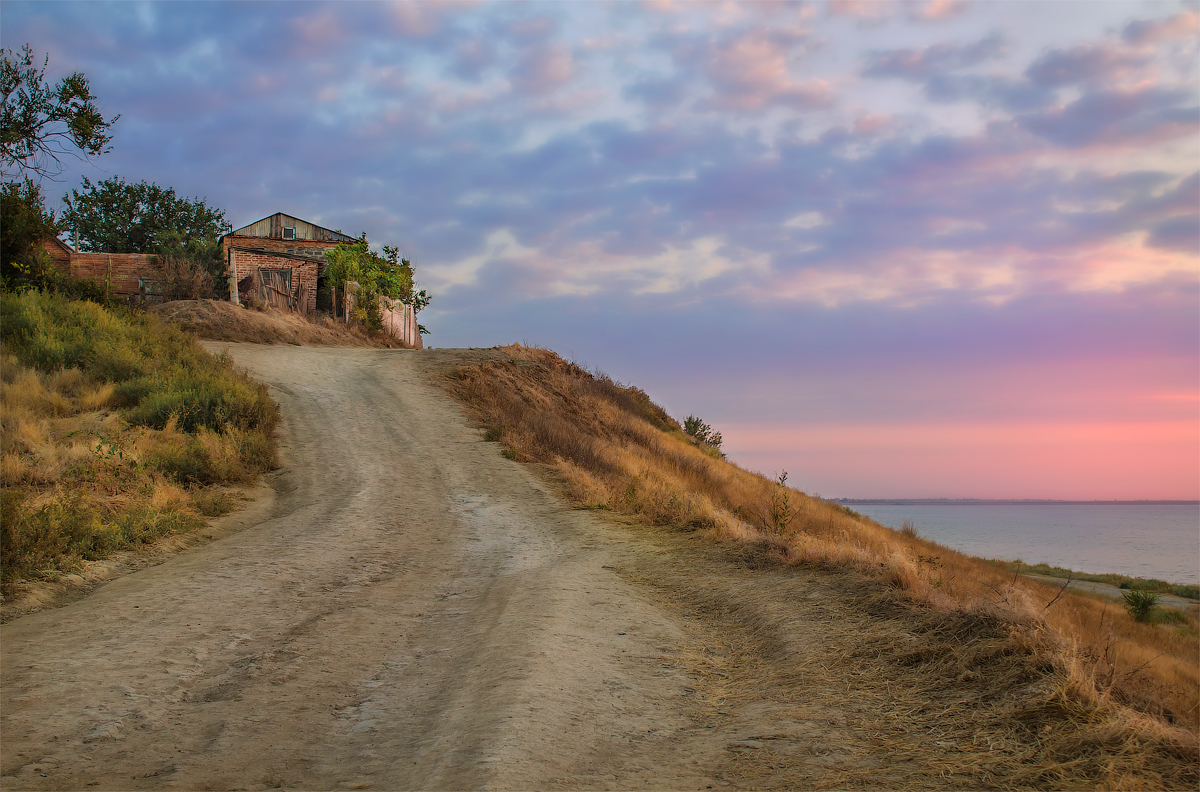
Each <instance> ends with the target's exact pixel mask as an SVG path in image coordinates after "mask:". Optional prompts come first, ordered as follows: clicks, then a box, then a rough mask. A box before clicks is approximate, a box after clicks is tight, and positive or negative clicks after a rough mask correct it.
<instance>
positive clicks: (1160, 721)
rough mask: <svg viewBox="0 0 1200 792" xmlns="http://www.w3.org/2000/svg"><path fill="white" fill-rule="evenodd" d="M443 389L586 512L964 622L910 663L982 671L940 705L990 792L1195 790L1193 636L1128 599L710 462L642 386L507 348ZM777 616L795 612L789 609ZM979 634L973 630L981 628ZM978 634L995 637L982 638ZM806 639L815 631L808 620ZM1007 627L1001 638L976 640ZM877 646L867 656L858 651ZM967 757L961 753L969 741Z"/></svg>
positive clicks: (1197, 699) (969, 765)
mask: <svg viewBox="0 0 1200 792" xmlns="http://www.w3.org/2000/svg"><path fill="white" fill-rule="evenodd" d="M502 352H503V353H504V354H505V358H504V359H501V360H494V361H489V362H486V363H482V364H479V365H473V366H466V367H463V368H460V369H458V370H457V371H456V372H454V373H453V374H451V375H450V377H449V379H448V381H447V385H448V387H449V389H450V390H451V392H452V393H454V394H455V395H456V396H457V397H458V398H460V399H461V400H462V401H463V402H465V403H466V404H467V405H469V406H470V407H471V408H472V409H473V411H474V412H475V414H476V416H477V417H478V419H479V421H480V423H481V424H482V425H483V426H484V427H485V434H484V437H485V438H486V439H488V440H496V441H499V442H501V443H502V444H503V445H504V446H505V453H506V456H509V457H510V458H513V459H517V460H520V461H525V462H536V463H541V464H544V465H546V466H548V467H549V468H550V469H551V470H553V471H554V472H555V473H556V474H557V476H558V477H559V478H560V479H561V481H562V482H563V484H564V487H565V489H566V493H567V495H568V497H569V498H571V499H572V500H574V501H575V503H576V504H578V505H579V506H581V507H586V508H591V509H599V510H609V511H615V512H624V513H625V514H628V515H632V516H633V517H635V518H636V519H638V520H641V521H643V522H645V523H649V524H651V525H658V526H675V527H677V528H680V529H685V530H700V531H705V532H707V533H708V534H709V535H711V536H712V537H713V538H715V539H719V540H735V541H747V542H755V543H760V544H764V545H767V546H769V547H771V548H772V549H773V550H774V552H775V554H776V555H777V557H778V558H779V560H780V562H781V563H785V564H789V565H793V566H796V567H808V568H817V569H820V568H843V569H845V568H849V569H852V570H854V571H856V572H858V573H859V574H860V575H862V576H863V577H866V578H869V579H873V580H875V581H878V582H879V583H880V584H881V585H882V586H883V587H886V588H887V589H890V590H891V591H892V592H894V596H895V597H896V598H897V600H899V601H901V602H906V603H908V604H909V605H910V606H911V607H912V608H914V609H916V610H919V611H921V612H923V613H924V612H932V613H934V614H942V615H943V616H942V617H941V618H943V619H944V621H945V623H947V624H952V623H953V624H960V625H963V628H962V629H961V630H956V631H950V632H946V633H941V634H940V635H941V637H940V638H938V639H937V641H934V639H932V638H931V639H930V642H929V643H928V645H927V647H926V650H925V651H923V652H922V653H921V654H920V656H919V657H917V656H914V657H909V658H905V659H904V660H903V661H904V662H906V663H909V664H911V665H916V666H920V667H928V668H929V671H930V674H931V675H934V674H937V675H940V676H942V677H945V676H947V674H948V671H947V669H950V670H952V671H953V672H954V673H953V674H949V676H950V678H953V677H954V676H955V675H960V678H961V679H964V680H966V679H979V678H982V679H985V680H987V684H988V690H987V692H986V694H985V695H984V696H983V697H979V696H978V694H977V693H967V692H965V691H966V687H964V697H963V698H962V699H961V700H957V701H953V702H950V701H949V699H950V698H952V697H951V696H950V694H949V692H947V699H948V701H944V702H942V703H940V704H939V705H938V707H939V712H941V716H940V717H944V718H947V719H955V720H956V721H958V722H970V723H972V724H974V725H973V726H972V728H974V729H975V730H976V731H977V733H978V734H980V735H986V737H983V738H981V739H983V740H984V742H983V743H982V744H983V745H986V748H987V749H986V750H985V751H977V750H976V749H975V748H974V747H973V748H972V749H971V750H970V751H969V752H965V753H964V754H963V762H962V765H961V767H957V768H952V769H954V770H955V772H959V773H975V774H976V775H977V776H978V777H980V778H981V779H984V780H983V782H982V783H983V785H984V786H986V787H997V786H1003V787H1022V788H1025V787H1036V788H1117V789H1133V788H1142V789H1149V788H1154V789H1167V788H1171V789H1191V788H1195V787H1196V786H1197V783H1198V782H1200V772H1198V767H1197V750H1196V735H1197V734H1198V733H1200V712H1198V711H1197V710H1198V705H1200V664H1198V662H1197V658H1198V657H1200V639H1198V636H1197V630H1196V623H1195V617H1194V616H1189V617H1188V619H1189V621H1188V623H1187V624H1185V625H1182V626H1180V625H1158V624H1149V623H1138V622H1136V621H1134V620H1133V619H1132V618H1131V617H1130V616H1129V614H1127V613H1126V612H1125V611H1124V610H1122V609H1121V608H1119V607H1113V606H1111V605H1109V604H1106V603H1102V602H1098V601H1096V600H1093V599H1089V598H1086V597H1079V596H1075V595H1074V594H1072V593H1071V592H1062V593H1061V595H1059V592H1057V591H1056V590H1055V589H1052V588H1048V587H1046V586H1042V585H1040V584H1037V583H1035V582H1032V581H1028V580H1025V579H1023V578H1021V577H1020V576H1019V575H1016V574H1013V573H1012V572H1009V571H1007V570H1005V569H1001V568H997V567H996V566H994V565H992V564H990V563H988V562H986V561H984V560H982V559H977V558H972V557H969V556H965V555H963V554H961V553H957V552H955V551H953V550H950V549H949V548H946V547H943V546H941V545H938V544H936V543H934V542H930V541H927V540H925V539H923V538H921V537H919V536H918V535H917V534H916V532H915V531H909V532H905V531H894V530H891V529H889V528H886V527H884V526H882V525H879V524H878V523H876V522H875V521H873V520H870V519H868V518H865V517H863V516H862V515H859V514H857V513H856V512H853V511H851V510H850V509H847V508H845V507H842V506H839V505H837V504H833V503H828V502H826V501H822V500H819V499H817V498H811V497H809V496H807V495H805V494H804V493H803V492H800V491H798V490H796V489H793V488H791V487H788V486H786V482H785V481H783V480H782V479H780V480H776V481H772V480H770V479H767V478H765V477H763V476H760V475H757V474H754V473H751V472H748V471H746V470H743V469H741V468H739V467H737V466H736V465H733V464H731V463H729V462H727V461H726V460H724V459H721V458H720V455H719V454H716V455H714V454H713V453H712V449H711V448H706V447H704V446H703V444H701V443H697V442H696V441H695V440H693V439H692V438H690V437H688V436H687V435H685V434H684V432H682V431H681V430H680V426H679V424H678V423H677V422H676V421H674V420H673V419H671V417H670V416H669V415H667V413H666V412H665V411H663V409H662V408H661V407H659V406H658V405H656V404H654V403H653V402H652V401H651V400H650V398H649V397H648V396H647V394H646V393H644V392H643V391H641V390H639V389H637V388H633V387H629V386H623V385H621V384H619V383H616V382H613V381H612V380H611V379H609V378H607V377H605V376H603V375H594V374H592V373H590V372H588V371H585V370H583V369H581V368H580V367H579V366H576V365H574V364H572V363H568V362H567V361H564V360H562V359H561V358H560V357H558V356H557V355H555V354H554V353H553V352H550V351H548V350H544V349H536V348H528V347H522V346H511V347H506V348H504V349H503V350H502ZM780 607H781V608H786V607H787V603H786V602H781V603H780ZM971 625H978V626H979V629H975V628H973V627H972V626H971ZM984 627H986V628H987V629H984ZM814 629H818V628H817V627H814ZM996 634H1001V635H1006V636H1007V638H1005V639H1003V640H993V638H991V637H988V638H980V637H978V636H980V635H982V636H994V635H996ZM864 651H867V650H864ZM964 751H966V749H964Z"/></svg>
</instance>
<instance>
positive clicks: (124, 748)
mask: <svg viewBox="0 0 1200 792" xmlns="http://www.w3.org/2000/svg"><path fill="white" fill-rule="evenodd" d="M229 348H230V349H231V351H232V353H233V355H234V358H235V359H236V360H237V362H238V363H239V364H241V365H243V366H247V367H248V368H250V369H251V371H252V372H253V373H254V374H255V375H256V376H258V377H259V378H261V379H263V380H265V381H266V382H268V383H270V384H271V386H272V388H273V393H274V395H275V398H276V399H277V400H278V401H279V402H280V404H281V405H282V408H283V413H284V416H285V422H284V428H283V432H284V442H283V448H282V451H283V460H284V463H285V466H284V470H283V471H282V472H281V473H280V474H279V476H278V478H277V479H276V481H275V488H276V491H277V496H276V499H275V503H274V507H273V511H272V513H271V514H270V515H269V518H267V519H265V520H263V521H261V522H259V523H258V524H255V525H252V526H250V527H247V528H245V529H244V530H241V531H240V532H238V533H235V534H233V535H230V536H226V537H224V538H221V539H219V540H217V541H214V542H212V543H210V544H208V545H205V546H203V547H199V548H196V549H192V550H190V551H188V552H186V553H182V554H180V555H176V556H174V557H171V558H169V559H167V560H166V561H165V562H164V563H161V564H159V565H157V566H153V567H150V568H146V569H142V570H139V571H137V572H135V573H133V574H130V575H128V576H125V577H122V578H120V579H118V580H114V581H112V582H111V583H108V584H107V585H105V586H103V587H102V588H100V589H99V590H97V591H96V592H95V593H93V594H92V595H91V596H90V597H87V598H86V599H83V600H80V601H77V602H74V603H72V604H70V605H67V606H65V607H62V608H58V609H55V610H45V611H41V612H38V613H34V614H31V615H28V616H25V617H22V618H19V619H16V620H14V621H12V622H10V623H9V624H6V625H4V626H3V628H2V632H0V635H2V662H3V666H2V674H3V712H2V721H0V745H2V749H3V756H2V758H0V759H2V764H0V773H2V775H3V778H0V785H2V786H3V788H4V789H6V790H9V789H14V790H15V789H143V788H146V789H149V788H165V789H264V788H272V787H280V786H284V787H294V788H304V789H336V788H350V789H367V788H369V789H481V788H495V789H513V788H658V789H706V788H724V787H730V786H759V787H763V786H792V787H795V786H802V787H813V786H818V785H822V784H830V783H842V784H847V783H848V784H849V785H851V786H861V787H866V786H872V787H883V788H891V787H896V786H907V785H909V784H913V783H915V784H917V785H919V786H938V785H942V784H946V783H948V784H949V785H950V786H958V787H962V786H970V785H972V784H974V783H978V782H979V779H978V778H975V777H965V776H964V777H957V778H955V777H954V776H953V767H954V766H955V763H954V762H953V761H951V760H950V759H949V758H948V757H950V756H951V754H954V755H958V753H959V752H960V751H966V750H969V745H968V746H967V747H963V745H964V744H967V743H970V742H971V739H972V738H971V735H970V734H968V733H966V732H965V731H964V730H965V729H966V727H965V726H963V727H961V728H959V727H956V726H955V725H954V723H953V718H949V719H948V718H947V717H946V713H947V712H950V711H951V709H952V708H953V706H954V705H955V702H958V701H960V699H961V700H963V701H966V700H967V699H969V698H970V691H969V690H965V691H964V690H963V689H957V690H956V691H955V692H954V694H953V695H954V696H956V698H954V701H950V700H949V699H947V700H945V701H942V702H941V703H940V704H939V703H938V696H939V695H945V696H949V695H950V693H944V694H943V693H939V692H938V690H940V688H938V687H937V686H938V685H939V684H940V683H939V682H938V680H936V679H935V680H933V681H929V680H925V681H924V682H918V681H916V680H917V677H916V676H915V675H914V676H913V678H912V680H909V681H904V680H903V679H899V678H898V677H894V676H887V675H878V674H875V675H873V674H872V673H870V672H869V670H867V668H868V666H867V665H866V663H867V659H864V658H868V659H870V660H871V662H878V658H879V656H880V655H881V653H886V652H899V653H903V652H904V651H906V650H907V649H912V648H913V647H916V646H918V645H919V644H920V643H921V641H922V637H921V635H919V634H918V633H917V631H916V628H914V627H912V626H911V625H910V626H909V627H906V628H905V629H907V630H908V632H903V631H901V632H897V631H896V628H895V624H896V621H895V620H896V618H899V617H897V616H895V615H894V614H893V615H888V614H887V613H881V612H880V610H879V608H878V607H876V606H875V605H872V603H875V602H876V601H875V600H872V599H871V597H872V596H874V595H873V594H872V593H871V591H869V590H866V589H863V588H862V587H861V584H857V583H855V582H854V580H853V579H852V578H850V577H848V576H845V575H836V574H824V573H818V572H807V573H806V572H797V571H796V570H788V569H781V568H771V567H769V566H767V567H766V568H763V569H756V567H763V566H764V561H763V559H762V557H761V556H760V555H759V554H758V551H754V550H751V549H746V548H741V549H738V548H726V547H719V546H715V545H713V544H712V543H710V542H708V541H707V540H704V539H701V538H699V537H697V536H696V535H694V534H686V533H680V532H673V531H670V530H665V529H662V530H658V529H647V528H644V527H638V526H634V525H630V524H623V523H621V522H620V521H618V520H615V519H613V518H610V517H603V516H598V515H595V514H593V513H592V512H586V511H578V510H572V509H570V508H568V507H567V506H565V505H564V503H563V501H561V500H560V499H559V498H557V497H556V496H555V494H554V492H553V491H552V485H550V484H547V483H544V482H542V481H541V480H539V479H538V478H537V477H536V476H535V475H534V473H533V472H532V471H531V470H529V469H528V468H526V467H524V466H522V465H519V464H517V463H515V462H511V461H509V460H507V459H504V458H503V457H502V456H501V455H500V453H499V448H498V447H497V446H496V445H495V444H491V443H485V442H482V440H481V438H480V434H479V432H478V431H477V430H475V429H473V428H471V426H470V424H469V423H468V421H467V420H466V419H465V418H464V417H463V415H462V413H461V412H460V411H459V410H458V408H457V407H456V405H455V404H454V403H453V402H451V401H450V400H449V399H448V398H447V397H446V396H445V395H443V394H442V393H441V392H440V391H438V390H437V389H436V388H434V387H432V386H431V385H430V383H429V378H428V370H429V369H430V367H435V366H439V365H443V366H444V365H446V364H447V362H452V361H453V360H454V359H455V357H454V356H455V355H459V356H468V357H469V355H470V354H471V353H468V352H462V353H455V352H452V351H441V350H438V351H424V352H412V351H406V350H350V349H327V348H326V349H321V348H308V347H290V346H256V345H237V344H234V345H229ZM897 635H900V636H901V638H897ZM905 641H909V643H907V644H906V643H905ZM897 642H898V643H897ZM885 645H886V646H887V647H888V648H887V650H886V652H885V650H883V649H881V648H880V647H882V646H885ZM898 679H899V681H897V680H898ZM964 696H965V698H963V697H964ZM931 701H933V702H934V706H933V710H931V711H933V712H935V713H936V712H940V713H941V714H940V715H939V716H938V717H937V718H936V719H933V718H932V716H930V719H929V720H928V725H923V724H925V723H926V722H925V721H922V720H921V718H922V717H923V716H921V715H920V714H919V713H918V709H919V707H918V705H920V706H921V707H928V706H929V704H930V702H931ZM956 729H957V731H956ZM948 773H949V778H948V779H947V778H945V776H947V774H948Z"/></svg>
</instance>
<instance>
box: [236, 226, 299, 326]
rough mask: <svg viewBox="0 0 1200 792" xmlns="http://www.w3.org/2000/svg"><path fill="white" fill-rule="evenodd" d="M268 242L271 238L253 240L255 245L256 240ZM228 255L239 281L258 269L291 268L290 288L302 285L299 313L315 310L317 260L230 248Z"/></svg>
mask: <svg viewBox="0 0 1200 792" xmlns="http://www.w3.org/2000/svg"><path fill="white" fill-rule="evenodd" d="M260 241H262V242H270V241H272V240H269V239H264V240H257V239H256V240H254V242H255V245H256V246H257V243H258V242H260ZM229 255H230V256H232V264H233V267H234V271H235V272H236V273H237V279H238V280H239V281H240V280H242V279H243V278H246V277H249V276H251V275H254V274H255V273H257V272H258V270H260V269H290V270H292V288H293V289H295V288H296V286H297V285H302V286H303V287H304V295H303V297H304V299H303V301H302V302H301V304H300V305H299V308H300V312H301V313H312V312H313V311H315V310H317V274H318V262H317V261H316V260H313V261H298V260H296V259H292V258H283V257H281V256H272V255H270V254H264V253H252V252H250V251H246V250H231V251H230V252H229Z"/></svg>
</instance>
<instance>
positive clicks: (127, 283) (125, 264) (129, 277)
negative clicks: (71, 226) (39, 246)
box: [45, 240, 162, 295]
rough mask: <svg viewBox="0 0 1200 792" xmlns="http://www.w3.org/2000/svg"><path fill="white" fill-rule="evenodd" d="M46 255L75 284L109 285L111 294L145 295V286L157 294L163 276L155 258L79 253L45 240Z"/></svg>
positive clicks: (133, 254)
mask: <svg viewBox="0 0 1200 792" xmlns="http://www.w3.org/2000/svg"><path fill="white" fill-rule="evenodd" d="M45 246H46V252H47V253H48V254H49V255H50V258H51V259H52V260H53V261H54V265H55V266H56V267H57V268H58V269H59V271H60V272H62V273H63V274H65V275H69V276H70V277H71V278H74V279H75V280H91V281H95V282H96V283H97V284H98V285H100V286H104V284H105V283H107V284H108V291H109V293H110V294H118V295H134V294H140V293H142V287H143V285H146V286H148V287H149V291H150V292H151V293H155V294H156V293H158V291H157V285H158V284H161V282H162V274H161V273H160V272H159V271H158V268H157V267H155V265H154V259H155V257H154V256H153V255H150V254H148V253H80V252H79V251H78V250H74V249H73V248H71V247H69V246H67V245H65V244H63V245H59V244H58V243H56V242H55V241H53V240H46V242H45Z"/></svg>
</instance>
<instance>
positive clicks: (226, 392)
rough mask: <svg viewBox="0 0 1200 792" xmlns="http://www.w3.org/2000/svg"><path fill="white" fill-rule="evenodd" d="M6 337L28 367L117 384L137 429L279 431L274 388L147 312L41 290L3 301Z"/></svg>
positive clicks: (1, 324)
mask: <svg viewBox="0 0 1200 792" xmlns="http://www.w3.org/2000/svg"><path fill="white" fill-rule="evenodd" d="M0 300H2V302H0V333H2V334H3V336H4V340H5V346H6V348H7V349H9V350H11V352H12V354H14V355H15V356H16V357H17V359H18V360H19V361H20V362H21V363H24V364H25V365H28V366H32V367H33V368H36V369H38V370H40V371H45V372H50V371H56V370H59V369H64V368H72V367H75V368H79V369H80V370H82V371H84V372H86V373H87V374H88V375H89V376H91V377H94V378H96V379H98V380H100V381H103V382H111V383H113V385H114V386H115V394H116V399H117V403H118V404H120V405H121V407H122V408H123V409H124V417H125V419H126V420H128V421H129V422H130V423H132V424H135V425H141V426H149V427H151V428H154V429H162V428H163V427H164V426H166V425H167V423H168V422H169V421H170V420H171V419H172V418H174V419H175V421H176V425H177V426H178V427H179V428H180V429H182V430H183V431H185V432H195V431H197V430H198V429H200V428H201V427H205V428H208V429H211V430H213V431H217V432H220V431H223V430H225V429H226V428H227V427H230V426H232V427H234V428H236V429H238V430H241V431H247V430H252V429H262V430H263V431H264V432H266V433H267V434H270V432H271V431H272V430H273V429H274V428H275V424H276V422H277V421H278V409H277V408H276V406H275V404H274V403H273V402H272V401H271V399H270V396H269V394H268V391H267V387H266V386H265V385H262V384H261V383H257V382H254V381H253V380H251V379H250V378H249V377H248V376H246V375H245V374H242V373H240V372H238V371H236V370H235V369H234V368H233V365H232V361H231V360H230V359H229V358H227V357H213V356H212V355H210V354H208V352H206V351H205V350H204V349H203V348H202V347H200V346H199V345H198V344H197V343H196V342H195V340H194V339H193V338H192V337H191V336H188V335H185V334H183V333H181V332H180V331H178V330H176V329H175V328H173V327H170V326H169V325H166V324H164V323H163V322H161V321H159V320H158V319H157V318H156V317H154V316H152V315H148V314H142V313H135V312H133V311H116V310H110V309H106V308H104V307H102V306H100V305H96V304H94V303H87V302H78V301H72V300H68V299H66V298H65V297H61V296H58V295H52V294H43V293H39V292H28V293H25V294H21V295H4V296H3V297H2V298H0Z"/></svg>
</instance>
